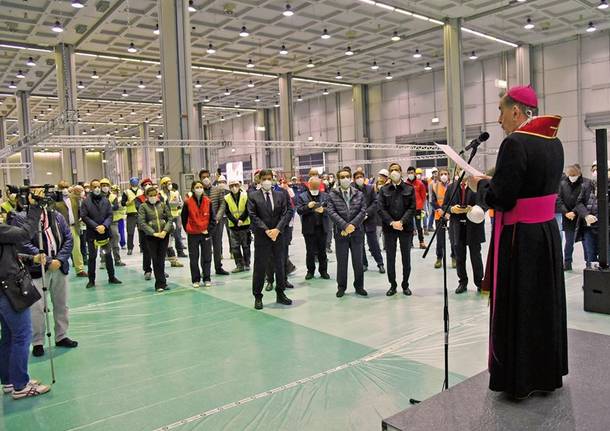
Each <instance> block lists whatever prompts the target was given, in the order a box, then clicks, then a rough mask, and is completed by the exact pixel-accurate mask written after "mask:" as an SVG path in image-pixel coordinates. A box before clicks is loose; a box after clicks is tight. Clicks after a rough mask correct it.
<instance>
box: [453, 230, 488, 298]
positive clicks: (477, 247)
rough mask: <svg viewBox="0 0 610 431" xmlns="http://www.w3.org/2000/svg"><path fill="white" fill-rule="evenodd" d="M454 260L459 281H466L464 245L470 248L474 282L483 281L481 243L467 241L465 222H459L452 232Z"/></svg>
mask: <svg viewBox="0 0 610 431" xmlns="http://www.w3.org/2000/svg"><path fill="white" fill-rule="evenodd" d="M454 242H455V244H454V246H455V260H456V263H457V268H456V269H457V275H458V278H459V280H460V283H468V273H467V272H466V247H468V249H469V250H470V263H471V265H472V276H473V278H474V284H475V286H477V287H480V286H481V283H482V281H483V275H484V271H483V258H482V257H481V243H480V242H473V241H468V236H467V228H466V224H465V223H460V226H459V228H457V229H455V233H454Z"/></svg>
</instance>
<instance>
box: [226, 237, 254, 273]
mask: <svg viewBox="0 0 610 431" xmlns="http://www.w3.org/2000/svg"><path fill="white" fill-rule="evenodd" d="M250 242H251V239H250V230H249V229H231V230H229V243H230V244H231V253H232V254H233V259H235V265H236V266H237V267H238V268H240V267H244V266H250Z"/></svg>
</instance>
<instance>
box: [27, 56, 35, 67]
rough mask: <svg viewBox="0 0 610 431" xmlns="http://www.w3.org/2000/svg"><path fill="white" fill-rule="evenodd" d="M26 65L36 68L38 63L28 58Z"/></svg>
mask: <svg viewBox="0 0 610 431" xmlns="http://www.w3.org/2000/svg"><path fill="white" fill-rule="evenodd" d="M25 64H26V65H27V66H30V67H34V66H36V62H35V61H34V59H33V58H32V57H30V58H28V61H26V62H25Z"/></svg>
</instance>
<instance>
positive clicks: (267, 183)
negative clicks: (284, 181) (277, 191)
mask: <svg viewBox="0 0 610 431" xmlns="http://www.w3.org/2000/svg"><path fill="white" fill-rule="evenodd" d="M272 185H273V184H272V182H271V180H263V182H262V183H261V186H262V188H263V190H265V191H266V192H268V191H269V190H271V186H272Z"/></svg>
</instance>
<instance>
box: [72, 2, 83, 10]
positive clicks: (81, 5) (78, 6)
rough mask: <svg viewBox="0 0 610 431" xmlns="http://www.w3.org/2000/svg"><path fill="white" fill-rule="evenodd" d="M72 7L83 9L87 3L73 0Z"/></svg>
mask: <svg viewBox="0 0 610 431" xmlns="http://www.w3.org/2000/svg"><path fill="white" fill-rule="evenodd" d="M72 7H73V8H76V9H82V8H84V7H85V5H84V4H83V3H82V2H81V1H80V0H72Z"/></svg>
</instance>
